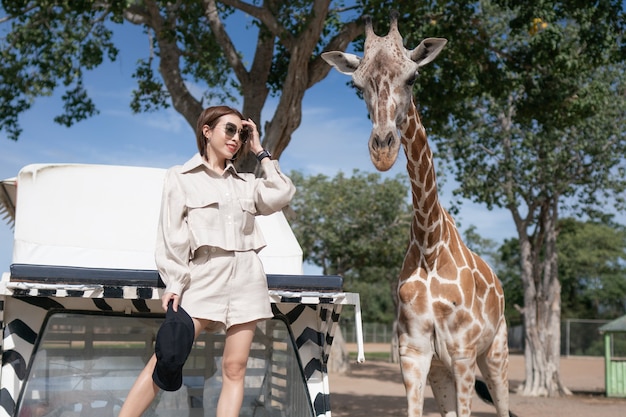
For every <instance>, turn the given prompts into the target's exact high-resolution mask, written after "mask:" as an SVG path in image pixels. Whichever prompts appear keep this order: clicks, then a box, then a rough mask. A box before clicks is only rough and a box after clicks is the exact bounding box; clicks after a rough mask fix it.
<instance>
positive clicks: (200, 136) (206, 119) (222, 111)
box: [196, 106, 249, 160]
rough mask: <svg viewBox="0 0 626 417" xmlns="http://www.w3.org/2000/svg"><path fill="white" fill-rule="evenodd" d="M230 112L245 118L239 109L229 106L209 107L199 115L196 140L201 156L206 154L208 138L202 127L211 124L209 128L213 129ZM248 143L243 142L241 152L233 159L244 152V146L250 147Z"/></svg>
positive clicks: (242, 118)
mask: <svg viewBox="0 0 626 417" xmlns="http://www.w3.org/2000/svg"><path fill="white" fill-rule="evenodd" d="M228 114H234V115H235V116H237V117H239V118H240V119H241V120H244V119H245V118H244V117H243V114H241V112H240V111H239V110H237V109H234V108H232V107H229V106H212V107H207V108H206V109H204V110H203V111H202V113H200V117H198V122H197V123H196V142H197V143H198V152H200V156H202V157H203V158H204V157H205V156H206V147H207V138H206V137H205V136H204V133H203V132H202V128H203V127H204V125H207V126H209V128H211V129H213V128H214V127H215V125H217V122H218V121H219V119H220V118H221V117H222V116H226V115H228ZM248 146H249V145H248V144H247V143H246V144H242V146H241V148H240V149H239V152H237V154H236V155H235V156H233V160H235V159H237V156H239V154H240V153H241V152H243V149H244V148H246V149H247V148H248Z"/></svg>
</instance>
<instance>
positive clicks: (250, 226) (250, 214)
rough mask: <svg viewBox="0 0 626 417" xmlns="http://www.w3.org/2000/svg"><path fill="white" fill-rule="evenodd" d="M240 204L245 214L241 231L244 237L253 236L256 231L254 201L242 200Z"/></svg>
mask: <svg viewBox="0 0 626 417" xmlns="http://www.w3.org/2000/svg"><path fill="white" fill-rule="evenodd" d="M239 204H240V206H241V211H242V214H243V218H242V224H241V230H242V232H243V234H244V235H249V234H252V232H253V231H254V217H255V216H256V206H255V205H254V200H252V199H250V198H240V199H239Z"/></svg>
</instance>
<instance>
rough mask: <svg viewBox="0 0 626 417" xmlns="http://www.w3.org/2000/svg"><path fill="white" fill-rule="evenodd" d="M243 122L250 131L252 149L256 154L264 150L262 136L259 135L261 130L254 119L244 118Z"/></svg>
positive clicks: (249, 140) (249, 139)
mask: <svg viewBox="0 0 626 417" xmlns="http://www.w3.org/2000/svg"><path fill="white" fill-rule="evenodd" d="M241 124H242V125H243V126H244V127H246V128H247V129H248V131H249V132H250V137H249V138H248V142H249V143H250V151H251V152H252V153H254V154H255V155H256V154H258V153H259V152H261V151H263V146H261V138H260V137H259V131H258V130H257V128H256V124H255V123H254V122H253V121H252V119H248V120H242V121H241Z"/></svg>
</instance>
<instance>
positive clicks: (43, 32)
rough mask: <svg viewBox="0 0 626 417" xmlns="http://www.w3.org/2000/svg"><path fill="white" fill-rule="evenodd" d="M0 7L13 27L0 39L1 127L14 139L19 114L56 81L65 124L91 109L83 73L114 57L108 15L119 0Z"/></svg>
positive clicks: (6, 3)
mask: <svg viewBox="0 0 626 417" xmlns="http://www.w3.org/2000/svg"><path fill="white" fill-rule="evenodd" d="M2 7H3V9H4V11H5V12H6V13H7V16H5V17H3V19H6V22H4V24H5V25H6V24H10V25H11V26H10V30H6V28H5V31H4V33H6V36H4V37H3V38H2V39H1V40H0V114H1V115H2V116H1V117H0V129H4V130H6V131H7V133H8V136H9V138H10V139H13V140H16V139H17V137H18V136H19V133H20V131H21V129H20V128H19V123H18V116H19V114H20V113H22V112H23V111H25V110H27V109H28V108H30V106H31V105H32V102H33V100H34V99H35V98H36V97H39V96H49V95H51V94H52V92H53V91H54V89H55V88H56V87H57V86H58V85H59V84H61V85H63V86H64V87H66V93H65V94H64V95H63V97H62V99H63V102H64V110H65V111H64V113H63V114H61V115H60V116H58V117H57V119H56V120H57V122H59V123H62V124H65V125H69V124H71V123H73V122H75V121H78V120H82V119H84V118H86V117H90V116H91V115H93V114H95V113H96V112H97V111H96V108H95V106H94V104H93V102H92V101H91V100H90V99H89V97H88V96H87V94H86V91H85V89H84V87H83V82H82V80H83V72H84V71H85V70H89V69H92V68H95V67H96V66H98V65H100V64H101V63H102V62H103V60H104V58H105V57H107V58H108V59H115V57H116V56H117V53H118V50H117V48H116V47H115V45H113V43H112V41H111V35H112V32H111V30H110V29H109V27H108V26H107V20H110V19H112V18H114V17H116V16H117V18H118V20H119V13H120V12H121V9H120V4H119V2H117V3H115V4H111V5H106V4H104V3H103V2H96V1H81V2H69V1H53V0H45V1H44V0H41V1H37V2H25V1H20V2H15V1H3V2H2Z"/></svg>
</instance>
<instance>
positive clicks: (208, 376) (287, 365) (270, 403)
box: [15, 313, 314, 417]
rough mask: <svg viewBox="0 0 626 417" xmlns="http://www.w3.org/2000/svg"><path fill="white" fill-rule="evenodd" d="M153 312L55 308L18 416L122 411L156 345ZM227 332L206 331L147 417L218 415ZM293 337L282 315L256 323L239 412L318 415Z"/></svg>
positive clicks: (90, 416) (98, 415) (259, 416)
mask: <svg viewBox="0 0 626 417" xmlns="http://www.w3.org/2000/svg"><path fill="white" fill-rule="evenodd" d="M162 320H163V319H162V318H160V317H154V316H144V317H138V316H130V315H119V316H115V315H103V314H90V313H84V314H78V313H55V314H52V315H50V316H49V317H48V320H47V322H46V325H45V329H44V331H43V332H41V333H40V339H39V341H38V342H37V344H36V346H35V350H34V352H33V357H32V358H31V367H30V369H29V374H28V375H27V378H26V382H25V385H24V387H23V391H22V394H21V396H20V400H19V401H18V404H17V413H16V414H15V415H16V416H19V417H116V416H117V414H118V413H119V410H120V407H121V405H122V403H123V401H124V399H125V397H126V395H127V393H128V391H129V390H130V388H131V386H132V384H133V383H134V381H135V379H136V378H137V376H138V375H139V373H140V372H141V370H142V369H143V367H144V365H145V363H146V362H147V361H148V359H149V358H150V356H151V355H152V354H153V352H154V340H155V338H156V333H157V331H158V329H159V326H160V324H161V322H162ZM223 342H224V334H223V333H218V334H206V333H203V334H202V335H200V337H199V338H198V340H196V342H195V344H194V348H193V350H192V353H191V355H190V356H189V359H188V361H187V363H186V365H185V369H184V377H183V386H182V387H181V388H180V389H179V390H178V391H175V392H165V391H161V392H160V393H159V394H158V396H157V398H156V400H155V401H153V403H152V405H151V407H150V408H149V409H148V410H147V411H146V412H145V413H144V416H145V417H147V416H159V417H165V416H172V417H173V416H176V417H195V416H198V417H200V416H202V417H210V416H215V409H216V405H217V399H218V397H219V393H220V389H221V359H222V353H223V352H222V349H223ZM313 415H314V413H313V409H312V406H311V401H310V397H309V394H308V390H307V385H306V382H305V379H304V376H303V370H302V367H301V366H300V363H299V359H298V356H297V354H296V349H295V348H294V342H293V338H292V337H291V335H290V333H289V331H288V329H287V326H286V325H285V323H284V322H282V321H281V320H277V319H273V320H268V321H265V322H262V323H260V324H259V325H258V326H257V331H256V335H255V339H254V342H253V345H252V351H251V353H250V358H249V360H248V369H247V371H246V379H245V394H244V401H243V407H242V410H241V414H240V416H256V417H313Z"/></svg>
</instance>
